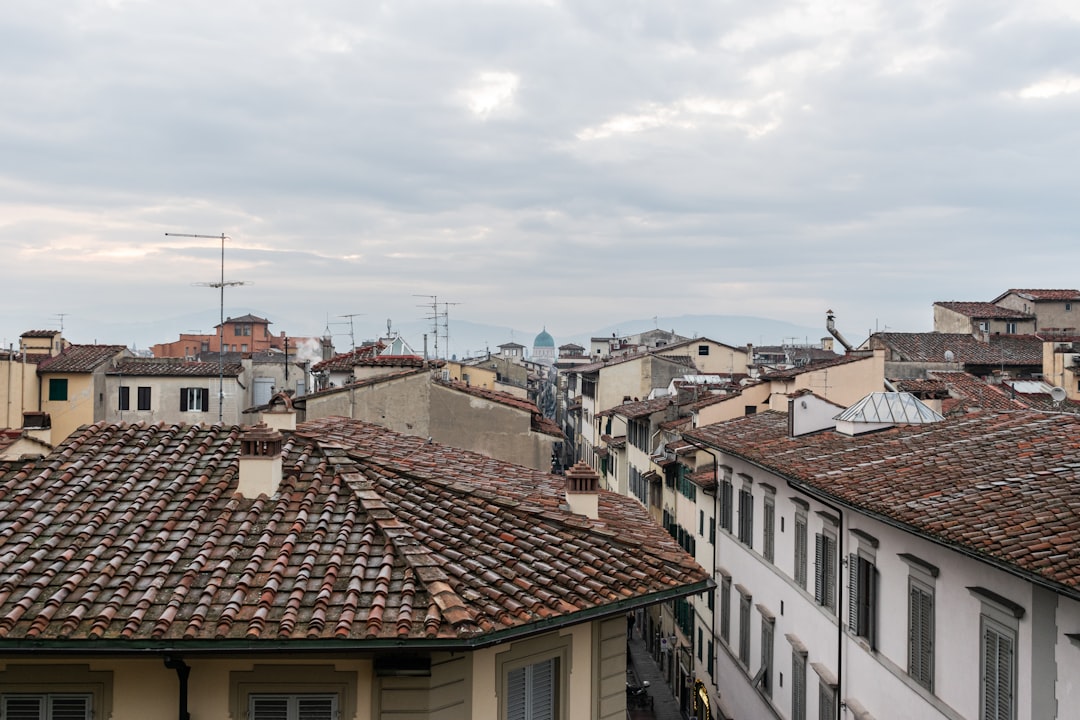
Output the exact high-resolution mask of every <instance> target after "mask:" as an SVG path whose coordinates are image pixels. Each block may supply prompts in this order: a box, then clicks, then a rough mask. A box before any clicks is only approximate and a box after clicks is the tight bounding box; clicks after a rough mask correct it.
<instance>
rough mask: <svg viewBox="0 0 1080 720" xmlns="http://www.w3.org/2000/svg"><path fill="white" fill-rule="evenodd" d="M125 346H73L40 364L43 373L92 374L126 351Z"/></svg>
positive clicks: (39, 368)
mask: <svg viewBox="0 0 1080 720" xmlns="http://www.w3.org/2000/svg"><path fill="white" fill-rule="evenodd" d="M126 349H127V348H125V347H124V346H123V345H71V346H69V347H67V348H65V349H64V351H63V352H61V353H60V354H59V355H54V356H53V357H51V358H48V359H47V360H42V361H41V362H40V363H38V372H42V373H90V372H94V371H95V370H97V369H98V368H99V367H101V366H102V365H104V364H105V363H107V362H109V361H110V360H112V359H113V358H114V357H116V356H117V355H119V354H120V353H122V352H123V351H124V350H126Z"/></svg>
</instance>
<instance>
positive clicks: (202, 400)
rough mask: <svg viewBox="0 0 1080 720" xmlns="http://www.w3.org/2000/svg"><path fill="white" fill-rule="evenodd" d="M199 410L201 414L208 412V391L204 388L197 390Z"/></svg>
mask: <svg viewBox="0 0 1080 720" xmlns="http://www.w3.org/2000/svg"><path fill="white" fill-rule="evenodd" d="M199 409H201V410H202V411H203V412H207V411H209V410H210V391H209V390H207V389H206V388H200V390H199Z"/></svg>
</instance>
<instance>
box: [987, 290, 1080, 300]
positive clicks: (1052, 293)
mask: <svg viewBox="0 0 1080 720" xmlns="http://www.w3.org/2000/svg"><path fill="white" fill-rule="evenodd" d="M1006 295H1019V296H1020V297H1023V298H1027V299H1028V300H1033V301H1035V302H1038V301H1040V300H1047V301H1069V300H1080V290H1007V291H1005V292H1003V293H1001V294H1000V295H998V296H997V297H996V298H994V300H993V302H998V301H1000V300H1001V299H1002V298H1004V297H1005V296H1006Z"/></svg>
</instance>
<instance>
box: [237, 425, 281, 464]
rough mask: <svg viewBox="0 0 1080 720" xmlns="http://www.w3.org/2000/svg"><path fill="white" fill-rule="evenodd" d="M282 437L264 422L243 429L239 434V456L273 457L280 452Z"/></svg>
mask: <svg viewBox="0 0 1080 720" xmlns="http://www.w3.org/2000/svg"><path fill="white" fill-rule="evenodd" d="M282 441H283V438H282V436H281V433H279V432H278V431H277V430H275V429H274V428H272V427H270V426H269V425H267V424H266V423H259V424H258V425H252V426H251V427H249V428H246V429H244V430H243V431H242V432H241V434H240V456H241V457H273V456H274V455H280V454H281V444H282Z"/></svg>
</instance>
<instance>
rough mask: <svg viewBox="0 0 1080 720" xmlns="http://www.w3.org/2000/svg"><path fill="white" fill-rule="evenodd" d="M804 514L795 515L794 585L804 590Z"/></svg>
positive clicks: (805, 535) (797, 513)
mask: <svg viewBox="0 0 1080 720" xmlns="http://www.w3.org/2000/svg"><path fill="white" fill-rule="evenodd" d="M806 538H807V534H806V513H805V512H798V511H796V513H795V584H796V585H798V586H799V587H801V588H802V589H803V590H805V589H806Z"/></svg>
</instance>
